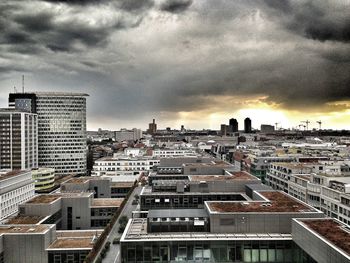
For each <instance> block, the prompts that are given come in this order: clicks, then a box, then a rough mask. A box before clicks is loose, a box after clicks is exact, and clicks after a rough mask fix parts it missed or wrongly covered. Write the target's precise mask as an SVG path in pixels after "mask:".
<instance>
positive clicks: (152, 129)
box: [148, 119, 157, 134]
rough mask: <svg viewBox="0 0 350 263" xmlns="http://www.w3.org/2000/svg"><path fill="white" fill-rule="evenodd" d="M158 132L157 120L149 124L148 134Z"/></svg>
mask: <svg viewBox="0 0 350 263" xmlns="http://www.w3.org/2000/svg"><path fill="white" fill-rule="evenodd" d="M156 132H157V123H156V120H155V119H153V122H152V123H150V124H148V133H149V134H155V133H156Z"/></svg>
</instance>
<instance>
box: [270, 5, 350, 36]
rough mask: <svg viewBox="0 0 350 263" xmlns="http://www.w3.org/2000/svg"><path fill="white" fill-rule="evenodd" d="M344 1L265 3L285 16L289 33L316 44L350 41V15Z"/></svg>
mask: <svg viewBox="0 0 350 263" xmlns="http://www.w3.org/2000/svg"><path fill="white" fill-rule="evenodd" d="M346 2H347V1H339V0H335V1H330V0H326V1H322V2H320V1H312V0H309V1H290V0H285V1H279V0H265V3H266V4H267V5H268V6H269V7H272V8H274V9H277V10H278V11H281V12H283V16H285V15H286V16H288V17H289V20H288V21H287V23H286V26H287V28H288V29H290V30H292V31H295V32H298V33H300V34H302V35H303V36H305V37H307V38H311V39H315V40H319V41H326V40H334V41H342V42H349V41H350V15H349V8H350V7H349V3H346Z"/></svg>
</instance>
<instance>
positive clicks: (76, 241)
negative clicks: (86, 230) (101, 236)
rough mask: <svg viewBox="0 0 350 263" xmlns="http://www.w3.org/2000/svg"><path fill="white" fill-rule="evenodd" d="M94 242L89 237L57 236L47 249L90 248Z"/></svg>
mask: <svg viewBox="0 0 350 263" xmlns="http://www.w3.org/2000/svg"><path fill="white" fill-rule="evenodd" d="M93 246H94V242H93V240H92V238H91V237H64V238H57V239H56V240H55V241H54V242H53V243H52V244H51V245H50V246H49V248H48V249H63V248H75V249H80V248H84V249H92V247H93Z"/></svg>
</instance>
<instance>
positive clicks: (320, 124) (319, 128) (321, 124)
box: [317, 121, 322, 130]
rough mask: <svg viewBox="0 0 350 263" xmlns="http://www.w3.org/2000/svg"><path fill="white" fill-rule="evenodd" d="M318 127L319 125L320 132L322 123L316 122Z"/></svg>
mask: <svg viewBox="0 0 350 263" xmlns="http://www.w3.org/2000/svg"><path fill="white" fill-rule="evenodd" d="M317 123H318V125H320V128H319V129H320V130H321V125H322V121H317Z"/></svg>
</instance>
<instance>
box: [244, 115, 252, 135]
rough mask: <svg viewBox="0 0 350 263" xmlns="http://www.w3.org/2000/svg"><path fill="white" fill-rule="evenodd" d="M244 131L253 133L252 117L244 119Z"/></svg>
mask: <svg viewBox="0 0 350 263" xmlns="http://www.w3.org/2000/svg"><path fill="white" fill-rule="evenodd" d="M244 132H245V133H251V132H252V120H251V119H250V118H245V119H244Z"/></svg>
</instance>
